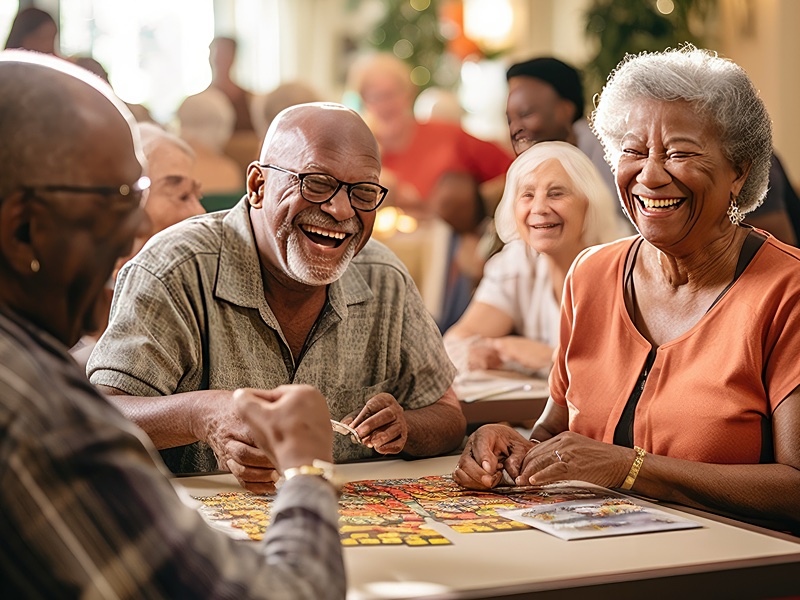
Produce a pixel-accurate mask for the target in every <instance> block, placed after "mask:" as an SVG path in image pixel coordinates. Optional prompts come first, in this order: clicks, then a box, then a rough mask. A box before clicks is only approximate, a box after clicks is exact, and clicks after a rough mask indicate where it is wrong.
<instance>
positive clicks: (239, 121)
mask: <svg viewBox="0 0 800 600" xmlns="http://www.w3.org/2000/svg"><path fill="white" fill-rule="evenodd" d="M236 47H237V43H236V40H235V39H233V38H231V37H224V36H218V37H215V38H214V39H213V40H212V41H211V44H210V45H209V47H208V49H209V55H208V62H209V65H210V66H211V85H210V87H212V88H214V89H217V90H219V91H220V92H222V93H223V94H225V96H226V97H227V98H228V100H229V101H230V103H231V105H232V106H233V109H234V110H235V111H236V120H235V121H234V127H233V129H234V131H240V130H246V131H253V120H252V116H251V114H250V102H251V100H252V96H253V94H252V93H251V92H249V91H248V90H245V89H244V88H243V87H241V86H240V85H238V84H237V83H236V82H235V81H234V80H233V75H232V74H231V71H232V70H233V65H234V63H235V62H236Z"/></svg>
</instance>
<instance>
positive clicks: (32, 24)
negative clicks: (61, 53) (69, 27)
mask: <svg viewBox="0 0 800 600" xmlns="http://www.w3.org/2000/svg"><path fill="white" fill-rule="evenodd" d="M57 35H58V26H57V25H56V22H55V20H54V19H53V17H51V16H50V14H49V13H46V12H45V11H43V10H40V9H38V8H25V9H23V10H21V11H19V12H18V13H17V16H16V17H14V22H13V23H12V24H11V30H10V31H9V32H8V39H6V46H5V47H6V49H7V50H8V49H10V48H21V49H23V50H34V51H36V52H43V53H45V54H55V53H56V36H57Z"/></svg>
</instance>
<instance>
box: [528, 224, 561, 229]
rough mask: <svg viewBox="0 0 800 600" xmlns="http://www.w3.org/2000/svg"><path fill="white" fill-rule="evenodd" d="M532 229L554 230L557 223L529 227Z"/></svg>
mask: <svg viewBox="0 0 800 600" xmlns="http://www.w3.org/2000/svg"><path fill="white" fill-rule="evenodd" d="M531 227H532V228H533V229H555V228H556V227H558V223H545V224H543V225H531Z"/></svg>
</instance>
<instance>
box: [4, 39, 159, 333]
mask: <svg viewBox="0 0 800 600" xmlns="http://www.w3.org/2000/svg"><path fill="white" fill-rule="evenodd" d="M133 122H134V121H133V117H132V115H131V114H130V111H128V110H127V108H125V106H124V104H122V102H121V101H119V100H118V99H117V98H116V97H115V96H114V95H113V93H112V92H111V90H110V88H109V87H108V86H107V85H106V84H104V83H103V82H102V81H101V80H100V79H98V78H97V77H96V76H94V75H92V74H91V73H89V72H88V71H86V70H84V69H81V68H80V67H77V66H75V65H72V64H71V63H68V62H66V61H63V60H60V59H56V58H45V57H43V56H42V55H37V54H34V53H30V52H16V53H12V52H3V53H0V139H2V140H3V143H2V144H0V242H1V243H0V305H3V306H7V307H8V308H10V309H11V310H12V311H14V312H16V313H17V314H19V315H22V316H23V317H25V318H27V319H28V320H30V321H31V322H33V323H35V324H36V325H37V326H38V327H40V328H43V329H45V330H46V331H48V332H49V333H50V334H51V335H53V336H55V337H56V338H58V339H59V340H61V342H62V343H64V344H65V345H67V346H71V345H72V344H74V343H75V342H76V341H77V340H78V338H79V337H80V336H81V334H82V333H86V332H90V331H95V330H96V329H97V328H98V327H99V325H100V322H101V318H100V316H101V314H103V312H105V285H106V282H107V281H108V277H109V276H110V275H111V272H112V270H113V268H114V263H115V262H116V260H117V259H118V258H119V257H120V256H122V255H125V254H127V253H128V252H130V248H131V246H132V242H133V240H134V238H135V237H137V236H141V235H142V234H143V233H144V232H146V231H147V228H148V221H147V218H146V216H145V213H144V211H143V210H142V206H141V200H142V198H143V195H142V193H141V192H142V190H143V189H144V187H145V186H146V185H147V181H146V179H142V178H141V176H142V154H141V150H140V148H139V144H138V135H137V133H136V129H135V128H132V127H131V123H133Z"/></svg>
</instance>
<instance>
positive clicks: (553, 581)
mask: <svg viewBox="0 0 800 600" xmlns="http://www.w3.org/2000/svg"><path fill="white" fill-rule="evenodd" d="M456 462H457V457H455V456H448V457H440V458H433V459H425V460H419V461H412V462H406V461H400V460H387V461H378V462H364V463H354V464H348V465H340V466H339V470H340V471H341V473H342V474H343V475H344V476H345V478H347V479H348V480H350V481H356V480H359V479H389V478H397V477H421V476H425V475H440V474H443V473H450V472H452V469H453V467H454V466H455V464H456ZM177 482H178V484H180V485H182V486H183V487H184V488H186V489H187V490H188V491H189V493H191V494H193V495H208V494H214V493H217V492H221V491H237V490H241V488H239V486H238V485H237V484H236V481H235V479H234V478H233V476H232V475H210V476H203V477H185V478H180V479H178V480H177ZM659 507H660V508H661V509H662V510H666V511H668V512H674V513H676V514H680V515H683V516H688V517H689V518H691V519H692V520H695V521H698V522H699V523H701V524H702V525H703V527H702V528H701V529H690V530H682V531H668V532H658V533H648V534H638V535H629V536H619V537H609V538H599V539H590V540H574V541H569V542H567V541H563V540H560V539H558V538H556V537H553V536H550V535H548V534H546V533H543V532H540V531H537V530H532V529H531V530H523V531H513V532H493V533H473V534H457V533H455V532H449V533H448V537H449V538H450V539H451V540H452V541H453V542H454V543H453V545H451V546H434V547H421V548H411V547H405V546H404V547H400V546H380V547H354V548H344V559H345V565H346V568H347V577H348V594H347V597H348V599H349V600H366V599H376V598H412V597H414V598H416V597H429V598H439V599H446V598H493V597H503V598H527V597H532V596H535V597H536V598H540V597H541V598H591V599H595V598H603V597H610V598H611V597H613V598H614V599H615V600H619V599H621V598H632V597H636V598H647V600H654V599H658V598H681V597H685V598H734V597H735V598H749V597H752V598H756V597H761V598H776V597H779V596H788V595H792V594H800V540H797V539H796V538H791V537H790V536H784V535H781V534H778V533H773V532H769V531H767V530H764V529H760V528H755V527H750V526H746V525H742V524H740V523H736V522H734V521H731V520H727V519H722V518H718V517H713V516H711V515H708V514H705V513H699V512H697V511H690V512H691V514H689V515H687V513H686V512H684V511H679V510H676V509H675V508H672V507H669V506H664V505H659ZM242 543H250V542H242Z"/></svg>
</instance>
